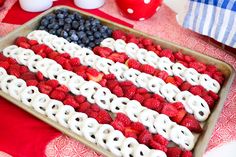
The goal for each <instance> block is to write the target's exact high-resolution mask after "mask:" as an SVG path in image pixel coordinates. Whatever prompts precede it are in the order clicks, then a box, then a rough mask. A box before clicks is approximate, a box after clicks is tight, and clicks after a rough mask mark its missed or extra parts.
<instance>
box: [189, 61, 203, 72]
mask: <svg viewBox="0 0 236 157" xmlns="http://www.w3.org/2000/svg"><path fill="white" fill-rule="evenodd" d="M189 67H190V68H194V69H196V70H197V71H198V72H199V73H203V72H204V71H206V68H207V67H206V65H205V64H203V63H201V62H198V61H195V62H190V63H189Z"/></svg>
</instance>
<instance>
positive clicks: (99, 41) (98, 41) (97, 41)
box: [94, 39, 102, 45]
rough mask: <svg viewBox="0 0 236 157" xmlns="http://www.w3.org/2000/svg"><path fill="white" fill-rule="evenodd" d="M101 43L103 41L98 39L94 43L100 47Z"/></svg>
mask: <svg viewBox="0 0 236 157" xmlns="http://www.w3.org/2000/svg"><path fill="white" fill-rule="evenodd" d="M101 42H102V40H101V39H96V40H95V42H94V43H95V45H100V43H101Z"/></svg>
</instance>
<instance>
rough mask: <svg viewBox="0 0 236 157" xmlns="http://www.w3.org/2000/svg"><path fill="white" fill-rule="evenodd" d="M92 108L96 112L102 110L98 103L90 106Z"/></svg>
mask: <svg viewBox="0 0 236 157" xmlns="http://www.w3.org/2000/svg"><path fill="white" fill-rule="evenodd" d="M90 109H91V110H93V111H96V112H99V111H100V108H99V106H98V105H91V106H90Z"/></svg>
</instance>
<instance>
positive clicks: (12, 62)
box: [7, 58, 18, 65]
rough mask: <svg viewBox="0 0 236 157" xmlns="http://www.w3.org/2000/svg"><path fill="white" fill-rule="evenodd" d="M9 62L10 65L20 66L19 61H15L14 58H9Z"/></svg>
mask: <svg viewBox="0 0 236 157" xmlns="http://www.w3.org/2000/svg"><path fill="white" fill-rule="evenodd" d="M7 62H8V63H9V64H11V65H12V64H18V63H17V61H16V60H15V59H13V58H7Z"/></svg>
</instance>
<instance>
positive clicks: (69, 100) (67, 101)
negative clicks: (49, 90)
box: [63, 97, 79, 108]
mask: <svg viewBox="0 0 236 157" xmlns="http://www.w3.org/2000/svg"><path fill="white" fill-rule="evenodd" d="M63 103H64V104H65V105H70V106H72V107H73V108H77V107H79V104H78V103H77V102H76V101H75V99H74V98H73V97H71V98H66V99H65V100H64V101H63Z"/></svg>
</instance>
